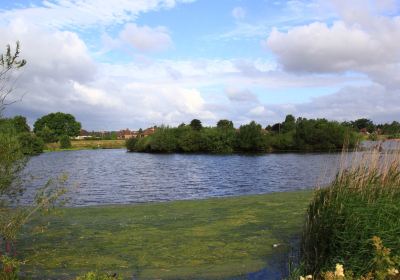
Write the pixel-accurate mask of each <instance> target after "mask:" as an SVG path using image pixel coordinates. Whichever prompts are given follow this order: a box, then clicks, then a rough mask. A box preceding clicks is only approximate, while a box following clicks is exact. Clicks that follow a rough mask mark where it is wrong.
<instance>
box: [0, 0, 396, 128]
mask: <svg viewBox="0 0 400 280" xmlns="http://www.w3.org/2000/svg"><path fill="white" fill-rule="evenodd" d="M399 8H400V0H374V1H373V0H353V1H347V0H324V1H322V0H310V1H305V0H287V1H283V0H113V1H109V0H0V34H1V37H0V47H1V48H2V51H0V52H4V50H5V47H6V45H7V44H11V46H15V42H16V41H17V40H19V41H20V43H21V57H22V58H25V59H26V60H27V62H28V63H27V65H26V66H25V67H24V68H22V69H21V71H19V72H18V73H15V75H16V76H15V79H16V83H15V87H14V92H13V94H12V96H11V98H14V99H21V101H19V102H17V103H14V104H13V105H11V106H8V108H7V110H6V115H7V116H13V115H17V114H20V115H24V116H26V117H27V118H28V121H29V123H30V124H32V123H33V122H34V121H35V120H36V119H37V118H39V117H41V116H43V115H45V114H48V113H51V112H58V111H60V112H65V113H71V114H73V115H74V116H75V117H76V119H77V120H78V121H80V122H81V123H82V126H83V127H84V128H85V129H87V130H119V129H122V128H130V129H139V128H146V127H150V126H153V125H162V124H164V125H170V126H175V125H178V124H180V123H182V122H184V123H189V122H190V121H191V120H192V119H194V118H197V119H200V120H201V121H202V122H203V124H204V125H215V124H216V122H217V121H218V120H220V119H229V120H232V121H233V122H234V124H235V125H236V126H239V125H241V124H245V123H248V122H250V121H251V120H255V121H257V122H259V123H261V124H262V125H263V126H265V125H267V124H273V123H276V122H278V121H282V120H283V119H284V117H285V115H287V114H293V115H295V116H301V117H307V118H328V119H331V120H338V121H344V120H354V119H357V118H362V117H366V118H370V119H372V120H374V121H375V122H378V123H379V122H391V121H393V120H397V121H399V120H400V75H399V73H400V71H399V70H400V12H399ZM21 97H22V98H21Z"/></svg>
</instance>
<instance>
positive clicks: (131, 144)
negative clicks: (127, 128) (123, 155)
mask: <svg viewBox="0 0 400 280" xmlns="http://www.w3.org/2000/svg"><path fill="white" fill-rule="evenodd" d="M137 142H138V139H137V138H133V137H132V138H129V139H127V140H126V141H125V145H126V148H127V149H128V151H129V152H134V151H136V143H137Z"/></svg>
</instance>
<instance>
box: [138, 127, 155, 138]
mask: <svg viewBox="0 0 400 280" xmlns="http://www.w3.org/2000/svg"><path fill="white" fill-rule="evenodd" d="M156 129H157V127H155V126H154V127H150V128H147V129H145V130H144V131H143V132H142V134H141V135H142V137H147V136H149V135H152V134H153V133H154V132H155V131H156Z"/></svg>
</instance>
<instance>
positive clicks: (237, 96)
mask: <svg viewBox="0 0 400 280" xmlns="http://www.w3.org/2000/svg"><path fill="white" fill-rule="evenodd" d="M225 94H226V96H227V97H228V99H229V100H230V101H232V102H250V103H258V102H259V101H258V98H257V96H256V95H255V94H254V93H252V92H251V91H250V90H248V89H237V88H234V87H230V88H227V89H225Z"/></svg>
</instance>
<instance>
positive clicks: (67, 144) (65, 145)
mask: <svg viewBox="0 0 400 280" xmlns="http://www.w3.org/2000/svg"><path fill="white" fill-rule="evenodd" d="M69 148H71V140H70V139H69V136H67V135H63V136H61V137H60V149H69Z"/></svg>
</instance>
